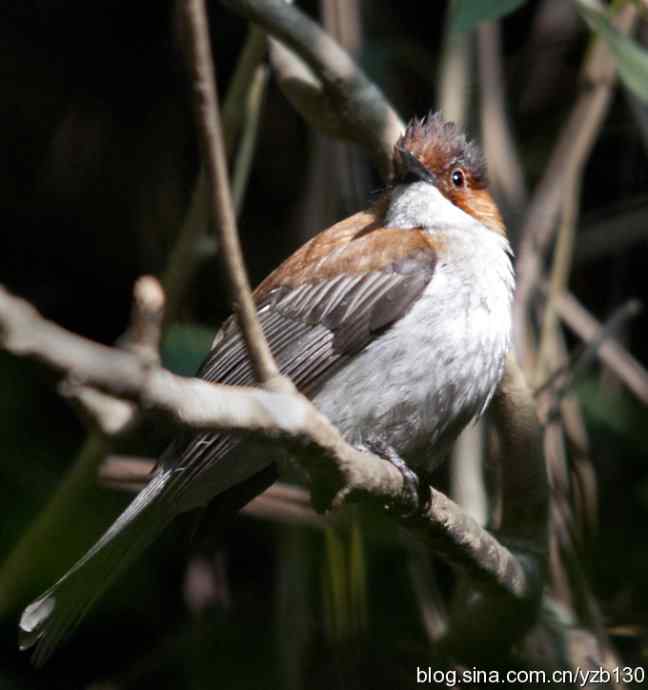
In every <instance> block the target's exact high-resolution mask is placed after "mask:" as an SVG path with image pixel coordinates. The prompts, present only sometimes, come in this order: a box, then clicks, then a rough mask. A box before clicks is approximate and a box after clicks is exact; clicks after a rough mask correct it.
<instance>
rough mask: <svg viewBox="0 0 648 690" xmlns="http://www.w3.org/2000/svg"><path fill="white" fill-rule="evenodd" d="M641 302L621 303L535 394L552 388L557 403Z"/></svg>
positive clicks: (634, 300)
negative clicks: (593, 335) (591, 336)
mask: <svg viewBox="0 0 648 690" xmlns="http://www.w3.org/2000/svg"><path fill="white" fill-rule="evenodd" d="M641 310H642V306H641V302H639V300H636V299H631V300H628V301H627V302H626V303H625V304H622V305H621V306H620V307H619V308H618V309H616V310H615V311H614V313H613V314H612V315H611V316H610V318H609V319H607V321H606V322H605V323H604V324H602V325H601V327H600V329H599V331H598V332H597V333H596V334H595V337H593V338H592V339H590V340H586V341H585V343H584V344H583V345H582V346H581V347H580V348H578V350H577V351H575V352H574V353H573V355H572V356H571V357H570V358H569V361H568V362H567V363H566V364H564V365H563V366H561V367H560V368H559V369H557V370H556V371H554V372H553V373H552V374H551V375H550V376H549V377H548V378H547V380H546V381H545V382H544V383H542V384H541V385H540V386H539V387H538V388H537V389H536V392H535V394H536V396H537V395H539V394H540V393H542V392H544V391H545V390H546V389H552V395H553V396H554V399H555V401H556V402H557V403H558V402H560V401H561V400H562V398H563V397H564V396H565V395H567V393H568V392H569V390H570V389H571V388H572V387H573V386H574V383H575V382H576V381H577V380H578V378H579V376H580V375H581V374H582V372H583V371H584V370H585V369H586V368H587V367H589V366H590V364H591V363H592V360H593V359H594V358H595V357H596V356H597V355H598V353H599V350H600V349H601V347H602V346H603V344H604V343H605V341H606V340H608V339H610V338H613V337H614V336H615V334H616V333H617V332H618V331H619V329H620V328H621V326H622V325H623V324H625V323H626V321H628V320H629V319H633V318H634V317H636V316H637V315H638V314H640V313H641Z"/></svg>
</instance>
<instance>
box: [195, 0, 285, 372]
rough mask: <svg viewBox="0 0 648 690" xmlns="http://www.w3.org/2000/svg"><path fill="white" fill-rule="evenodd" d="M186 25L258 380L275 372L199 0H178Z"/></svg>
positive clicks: (215, 188) (207, 151) (213, 203)
mask: <svg viewBox="0 0 648 690" xmlns="http://www.w3.org/2000/svg"><path fill="white" fill-rule="evenodd" d="M182 9H183V17H184V19H185V21H186V24H187V30H188V40H187V53H188V56H189V58H188V59H189V69H190V72H191V76H192V80H193V85H194V105H195V109H196V116H197V119H198V128H199V132H200V139H201V144H202V146H201V148H202V151H203V155H204V157H205V168H206V171H207V178H208V181H209V202H210V211H211V214H212V217H213V219H214V223H215V225H216V228H217V230H218V239H219V246H220V247H221V252H222V256H223V260H224V262H225V266H226V269H227V271H226V272H227V279H228V283H229V287H230V292H231V296H232V300H233V301H234V311H235V313H236V316H237V319H238V321H239V325H240V327H241V332H242V333H243V337H244V339H245V344H246V347H247V351H248V354H249V356H250V359H251V362H252V366H253V369H254V373H255V375H256V377H257V380H259V381H260V382H261V383H263V384H268V383H270V382H271V381H272V380H273V379H278V377H279V371H278V369H277V365H276V364H275V361H274V358H273V356H272V353H271V352H270V348H269V347H268V343H267V342H266V340H265V337H264V335H263V331H262V330H261V325H260V324H259V320H258V319H257V315H256V307H255V305H254V301H253V299H252V291H251V290H250V284H249V280H248V277H247V273H246V270H245V264H244V262H243V254H242V252H241V247H240V244H239V240H238V234H237V231H236V219H235V214H234V209H233V206H232V197H231V192H230V187H229V179H228V176H227V163H226V160H225V147H224V144H223V134H222V128H221V122H220V113H219V109H218V95H217V93H216V75H215V73H214V68H213V59H212V52H211V46H210V43H209V25H208V22H207V13H206V10H205V5H204V2H203V1H202V0H183V2H182Z"/></svg>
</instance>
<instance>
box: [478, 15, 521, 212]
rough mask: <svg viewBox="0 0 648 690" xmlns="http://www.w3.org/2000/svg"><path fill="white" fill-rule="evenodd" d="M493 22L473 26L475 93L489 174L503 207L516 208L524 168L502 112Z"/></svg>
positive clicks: (502, 92) (501, 83) (497, 39)
mask: <svg viewBox="0 0 648 690" xmlns="http://www.w3.org/2000/svg"><path fill="white" fill-rule="evenodd" d="M500 43H501V40H500V30H499V24H498V23H497V22H483V23H482V24H480V25H479V27H478V29H477V51H478V53H477V54H478V66H479V87H480V88H479V95H480V103H481V120H482V138H483V146H484V154H485V156H486V160H487V161H488V170H489V177H490V178H491V180H492V184H493V186H494V189H495V192H496V193H497V192H499V193H500V194H499V196H501V197H502V198H503V200H504V204H503V206H504V210H508V211H518V212H519V210H520V209H522V208H523V207H524V205H525V204H526V197H527V192H526V188H525V181H524V170H523V169H522V164H521V163H520V159H519V156H518V152H517V148H516V146H515V141H514V139H513V132H512V130H511V125H510V122H509V119H508V116H507V113H506V106H505V103H506V94H505V90H504V74H503V72H504V70H503V67H502V55H501V46H500Z"/></svg>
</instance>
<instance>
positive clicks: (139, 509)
mask: <svg viewBox="0 0 648 690" xmlns="http://www.w3.org/2000/svg"><path fill="white" fill-rule="evenodd" d="M171 475H172V472H171V471H168V470H167V471H164V470H161V471H159V472H158V474H157V475H156V476H154V477H153V478H152V479H151V481H150V482H149V484H148V485H147V486H146V487H145V488H144V489H143V490H142V491H141V492H140V493H139V494H138V495H137V496H136V497H135V499H134V500H133V501H132V502H131V503H130V505H129V506H128V507H127V508H126V510H124V512H123V513H122V514H121V515H120V516H119V517H118V518H117V520H116V521H115V522H114V523H113V524H112V525H111V526H110V527H109V528H108V530H106V532H105V533H104V534H103V536H102V537H101V538H100V539H99V541H98V542H97V543H96V544H95V545H94V546H93V547H92V548H91V549H90V550H89V551H88V552H87V553H86V554H85V555H84V556H83V557H82V558H81V559H80V560H79V561H78V562H77V563H76V564H75V565H74V566H73V567H72V568H71V569H70V570H69V571H68V572H67V573H66V574H65V575H64V576H63V577H62V578H61V579H60V580H59V581H58V582H57V583H56V584H55V585H54V586H53V587H51V588H50V589H49V590H47V592H45V593H44V594H43V595H42V596H41V597H39V598H38V599H36V600H35V601H34V602H33V603H31V604H30V605H29V606H27V608H26V609H25V610H24V611H23V614H22V616H21V619H20V636H19V644H20V648H21V649H29V648H30V647H33V646H35V647H36V649H35V651H34V657H33V659H34V663H36V664H37V665H42V664H43V663H45V661H47V659H48V658H49V657H50V655H51V654H52V652H53V651H54V650H55V648H56V647H57V645H58V644H59V643H60V642H61V640H62V639H63V638H64V637H65V636H66V635H67V634H68V633H69V632H70V631H71V630H72V628H74V627H75V626H76V625H77V624H78V623H79V621H80V620H81V619H82V618H83V616H84V615H85V614H86V613H87V611H88V609H89V608H90V607H91V606H92V604H93V603H94V602H95V600H96V599H97V598H98V597H99V596H100V595H101V594H103V592H104V591H105V590H106V589H107V588H108V586H109V585H110V584H111V583H112V581H113V580H114V579H115V578H116V577H117V575H118V574H119V573H120V572H121V571H122V570H123V569H124V568H125V567H126V566H127V565H128V564H129V563H130V562H131V561H132V560H134V559H135V558H136V557H137V556H138V555H139V554H140V553H141V552H142V551H143V550H144V549H145V548H146V547H147V546H148V545H149V544H150V543H151V542H152V541H153V540H154V539H155V538H156V537H157V536H158V534H159V533H160V532H161V531H162V530H163V529H164V527H166V525H167V524H168V523H169V522H170V520H171V519H172V518H173V515H174V513H173V511H171V510H170V507H169V503H168V501H160V500H159V499H160V497H161V494H162V493H163V491H164V489H165V487H166V486H167V484H168V481H169V479H170V478H171Z"/></svg>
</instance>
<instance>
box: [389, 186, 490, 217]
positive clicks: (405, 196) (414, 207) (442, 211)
mask: <svg viewBox="0 0 648 690" xmlns="http://www.w3.org/2000/svg"><path fill="white" fill-rule="evenodd" d="M466 223H469V224H476V223H477V221H476V220H474V218H472V216H469V215H468V214H467V213H465V212H464V211H462V210H461V209H460V208H459V207H458V206H455V205H454V204H453V203H452V202H451V201H450V200H449V199H447V198H446V197H445V196H443V194H442V193H441V192H440V191H439V190H438V189H437V188H436V187H435V186H434V185H432V184H429V183H428V182H413V183H411V184H407V185H398V186H397V187H395V188H394V190H393V191H392V194H391V200H390V203H389V208H388V209H387V213H386V216H385V226H386V227H397V228H416V227H419V228H432V227H433V228H438V229H442V228H446V227H457V226H459V227H461V226H462V225H465V224H466Z"/></svg>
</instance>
